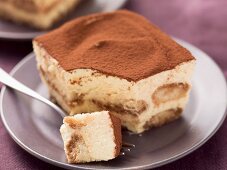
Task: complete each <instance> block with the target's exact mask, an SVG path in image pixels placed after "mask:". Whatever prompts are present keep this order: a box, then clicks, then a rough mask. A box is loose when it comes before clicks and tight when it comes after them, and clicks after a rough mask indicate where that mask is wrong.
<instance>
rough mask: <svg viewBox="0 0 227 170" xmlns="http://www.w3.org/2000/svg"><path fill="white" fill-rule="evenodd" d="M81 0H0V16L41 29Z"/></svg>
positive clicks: (58, 18) (50, 24)
mask: <svg viewBox="0 0 227 170" xmlns="http://www.w3.org/2000/svg"><path fill="white" fill-rule="evenodd" d="M78 2H79V0H0V17H2V18H5V19H9V20H12V21H14V22H17V23H24V24H27V25H30V26H33V27H36V28H39V29H48V28H50V27H51V26H52V25H53V24H54V23H55V22H57V21H59V20H60V19H62V18H63V17H64V16H65V15H66V14H68V13H69V12H70V11H71V10H72V9H73V8H74V7H75V6H76V5H77V4H78Z"/></svg>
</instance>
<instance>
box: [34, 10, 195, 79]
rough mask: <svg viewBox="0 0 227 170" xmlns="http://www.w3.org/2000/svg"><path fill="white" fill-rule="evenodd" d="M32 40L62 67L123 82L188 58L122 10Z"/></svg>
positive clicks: (138, 18)
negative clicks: (112, 77)
mask: <svg viewBox="0 0 227 170" xmlns="http://www.w3.org/2000/svg"><path fill="white" fill-rule="evenodd" d="M35 41H36V42H38V44H39V46H40V47H42V48H44V49H45V50H46V51H47V52H48V53H49V55H51V56H52V57H53V58H55V59H56V60H57V61H58V62H59V65H60V66H61V67H62V68H63V69H65V70H67V71H72V70H74V69H80V68H90V69H94V70H97V71H98V72H101V73H105V74H107V75H113V76H118V77H120V78H125V79H127V80H129V81H138V80H141V79H143V78H147V77H149V76H152V75H154V74H157V73H159V72H162V71H165V70H170V69H173V68H174V67H176V66H177V65H178V64H180V63H183V62H187V61H190V60H194V57H193V56H192V55H191V54H190V52H189V51H188V50H186V49H185V48H183V47H181V46H180V45H179V44H177V43H176V42H175V41H173V40H172V39H171V38H170V37H169V36H168V35H166V34H165V33H163V32H161V31H160V30H159V29H158V28H157V27H156V26H154V25H152V24H151V23H149V21H147V20H146V19H145V18H144V17H142V16H140V15H138V14H135V13H133V12H129V11H126V10H120V11H116V12H111V13H99V14H93V15H89V16H84V17H80V18H78V19H75V20H73V21H71V22H68V23H66V24H65V25H63V26H62V27H60V28H58V29H56V30H54V31H52V32H50V33H47V34H45V35H41V36H39V37H37V38H35Z"/></svg>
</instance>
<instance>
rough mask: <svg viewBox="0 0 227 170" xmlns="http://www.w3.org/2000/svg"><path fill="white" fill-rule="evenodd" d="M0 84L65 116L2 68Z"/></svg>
mask: <svg viewBox="0 0 227 170" xmlns="http://www.w3.org/2000/svg"><path fill="white" fill-rule="evenodd" d="M0 82H2V83H3V84H4V85H6V86H8V87H11V88H13V89H15V90H17V91H19V92H21V93H24V94H26V95H28V96H31V97H33V98H35V99H37V100H39V101H41V102H43V103H46V104H47V105H49V106H51V107H52V108H53V109H55V110H56V111H57V112H58V113H59V114H60V115H61V116H62V117H64V116H65V112H64V111H63V110H62V109H61V108H60V107H58V106H57V105H55V104H54V103H52V102H51V101H49V100H48V99H46V98H44V97H43V96H41V95H40V94H38V93H36V92H35V91H34V90H32V89H30V88H29V87H27V86H25V85H24V84H22V83H21V82H19V81H17V80H16V79H15V78H13V77H12V76H11V75H9V74H8V73H7V72H5V71H4V70H3V69H2V68H0Z"/></svg>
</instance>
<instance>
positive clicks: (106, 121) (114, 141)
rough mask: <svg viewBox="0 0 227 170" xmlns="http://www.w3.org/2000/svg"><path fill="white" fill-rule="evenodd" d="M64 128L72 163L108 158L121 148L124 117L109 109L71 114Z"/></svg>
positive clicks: (65, 145) (115, 154)
mask: <svg viewBox="0 0 227 170" xmlns="http://www.w3.org/2000/svg"><path fill="white" fill-rule="evenodd" d="M63 122H64V124H63V125H62V126H61V128H60V132H61V135H62V138H63V141H64V149H65V153H66V157H67V160H68V162H69V163H84V162H92V161H108V160H110V159H114V158H115V157H117V156H118V155H119V153H120V150H121V145H122V136H121V121H120V119H118V118H116V117H114V116H112V115H111V114H110V113H109V112H108V111H102V112H94V113H86V114H77V115H75V116H67V117H65V118H64V120H63Z"/></svg>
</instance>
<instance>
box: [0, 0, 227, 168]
mask: <svg viewBox="0 0 227 170" xmlns="http://www.w3.org/2000/svg"><path fill="white" fill-rule="evenodd" d="M226 7H227V1H226V0H218V1H217V0H190V1H184V0H169V1H168V0H129V2H128V3H127V4H126V8H127V9H130V10H133V11H136V12H138V13H140V14H142V15H144V16H145V17H146V18H148V19H149V20H151V21H152V22H153V23H155V24H156V25H158V26H159V27H160V28H161V29H162V30H163V31H165V32H167V33H168V34H170V35H173V36H175V37H178V38H181V39H183V40H186V41H188V42H190V43H192V44H193V45H195V46H197V47H198V48H200V49H202V50H203V51H205V52H206V53H208V54H209V55H210V56H211V57H212V58H213V59H214V60H215V61H216V62H217V63H218V64H219V66H220V67H221V68H222V70H223V72H224V73H225V75H226V76H227V22H226V18H227V10H226ZM31 50H32V48H31V42H20V41H18V42H9V41H5V40H0V67H2V68H4V69H5V70H7V71H10V70H11V69H12V67H13V66H14V65H15V64H16V63H17V62H18V61H19V60H21V59H22V57H24V56H25V55H26V54H28V53H29V52H30V51H31ZM226 134H227V121H225V122H224V123H223V125H222V126H221V128H220V129H219V130H218V132H217V133H216V134H215V135H214V136H213V137H212V138H211V139H210V140H209V141H208V142H207V143H206V144H204V145H203V146H202V147H200V148H199V149H198V150H196V151H194V152H193V153H191V154H190V155H188V156H186V157H184V158H182V159H180V160H178V161H175V162H173V163H170V164H168V165H165V166H163V167H160V168H157V169H160V170H175V169H181V170H192V169H193V170H196V169H198V170H220V169H223V170H224V169H227V135H226ZM0 150H1V154H0V160H1V161H0V170H5V169H6V170H8V169H16V170H17V169H18V170H20V169H23V170H30V169H33V170H39V169H40V170H44V169H56V170H57V169H60V168H57V167H55V166H52V165H50V164H47V163H45V162H43V161H40V160H39V159H37V158H35V157H33V156H31V155H30V154H28V153H27V152H25V151H24V150H23V149H21V148H20V147H19V146H18V145H17V144H16V143H15V142H14V141H13V140H12V139H11V138H10V136H9V135H8V133H7V132H6V130H5V128H4V127H3V124H2V122H1V121H0Z"/></svg>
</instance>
